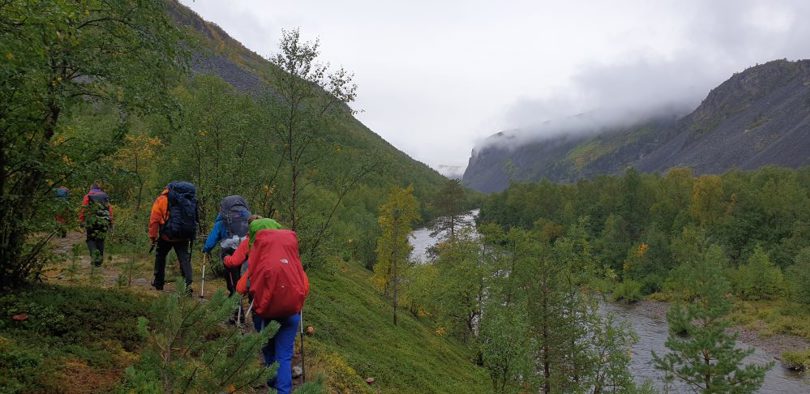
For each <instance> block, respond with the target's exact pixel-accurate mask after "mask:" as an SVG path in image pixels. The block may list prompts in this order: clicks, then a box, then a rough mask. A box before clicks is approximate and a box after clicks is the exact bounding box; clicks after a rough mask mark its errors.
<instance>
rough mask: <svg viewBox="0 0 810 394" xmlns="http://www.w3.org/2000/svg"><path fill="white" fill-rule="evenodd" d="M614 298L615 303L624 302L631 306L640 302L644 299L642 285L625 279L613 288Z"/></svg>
mask: <svg viewBox="0 0 810 394" xmlns="http://www.w3.org/2000/svg"><path fill="white" fill-rule="evenodd" d="M612 297H613V300H614V301H624V302H626V303H629V304H632V303H634V302H639V301H641V299H642V298H644V296H643V294H642V293H641V283H640V282H638V281H635V280H632V279H625V280H623V281H621V283H619V284H617V285H616V287H614V288H613V294H612Z"/></svg>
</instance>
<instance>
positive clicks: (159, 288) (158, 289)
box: [151, 281, 163, 291]
mask: <svg viewBox="0 0 810 394" xmlns="http://www.w3.org/2000/svg"><path fill="white" fill-rule="evenodd" d="M151 285H152V287H154V288H155V290H157V291H163V285H160V286H157V285H155V282H154V281H152V283H151Z"/></svg>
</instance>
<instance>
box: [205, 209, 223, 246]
mask: <svg viewBox="0 0 810 394" xmlns="http://www.w3.org/2000/svg"><path fill="white" fill-rule="evenodd" d="M221 235H222V220H221V219H220V217H219V215H217V220H216V221H214V228H213V229H211V233H210V234H208V238H207V239H206V240H205V245H204V246H203V253H211V251H212V250H214V248H215V247H216V246H217V242H219V241H220V238H222V237H221Z"/></svg>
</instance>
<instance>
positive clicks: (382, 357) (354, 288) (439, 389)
mask: <svg viewBox="0 0 810 394" xmlns="http://www.w3.org/2000/svg"><path fill="white" fill-rule="evenodd" d="M337 271H338V272H336V273H335V274H330V273H326V272H323V271H319V272H314V273H313V274H312V276H311V279H312V282H313V293H312V295H311V298H310V299H309V301H308V303H307V307H306V309H305V313H304V316H305V319H306V320H307V324H312V325H314V326H315V328H316V334H315V335H314V336H313V337H311V339H310V338H307V344H311V347H310V348H311V349H313V350H312V352H313V353H314V355H315V356H316V357H317V358H318V359H319V360H320V361H319V362H317V363H316V368H313V369H314V370H315V371H316V372H320V371H323V372H325V373H326V374H327V375H329V376H330V379H329V382H330V383H331V384H332V385H337V386H345V387H346V388H349V389H350V390H349V392H356V391H357V390H358V389H359V387H357V386H356V384H357V382H362V381H363V380H365V378H367V377H373V378H375V379H376V383H374V386H373V388H374V390H372V391H376V390H377V389H379V390H380V391H382V392H392V393H394V392H396V393H406V392H412V393H427V392H435V393H476V392H482V393H483V392H488V391H489V389H490V383H489V378H488V377H487V375H486V372H485V370H484V369H482V368H479V367H476V366H474V364H473V363H472V358H473V357H474V354H471V353H470V352H469V351H468V350H466V349H465V348H463V347H462V346H461V345H460V344H458V343H457V342H455V340H453V339H451V338H444V337H441V336H438V335H437V334H436V333H435V332H433V331H432V330H431V329H430V327H429V326H427V325H425V324H423V323H421V322H420V321H418V320H416V319H414V318H413V317H412V316H411V315H410V314H408V313H407V312H405V313H402V312H401V313H400V319H399V325H397V326H394V325H393V324H392V322H391V307H390V305H389V304H387V303H385V302H384V300H383V299H382V298H381V297H380V295H379V293H377V292H376V291H375V290H373V288H372V287H371V286H370V284H371V283H370V277H371V274H370V273H369V272H368V271H366V270H364V269H362V268H360V267H358V266H356V265H354V264H340V265H339V266H338V267H337ZM343 363H345V366H346V367H348V368H335V367H336V366H340V365H343Z"/></svg>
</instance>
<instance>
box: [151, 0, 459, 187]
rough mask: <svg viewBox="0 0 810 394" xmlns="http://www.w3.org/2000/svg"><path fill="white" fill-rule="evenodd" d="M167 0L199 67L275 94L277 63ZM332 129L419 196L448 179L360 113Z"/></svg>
mask: <svg viewBox="0 0 810 394" xmlns="http://www.w3.org/2000/svg"><path fill="white" fill-rule="evenodd" d="M167 4H168V10H169V14H170V16H171V17H172V19H173V20H175V22H176V23H177V24H178V25H179V26H181V27H182V28H183V29H184V30H185V31H186V32H187V33H189V34H188V36H189V37H190V39H191V41H192V42H190V43H189V47H190V49H191V68H192V72H193V73H195V74H207V75H213V76H216V77H218V78H221V79H222V80H224V81H225V82H228V83H229V84H230V85H232V86H233V87H234V88H236V89H237V90H238V91H240V92H242V93H244V94H248V95H250V96H252V97H254V98H261V97H263V96H266V95H273V86H274V81H273V78H272V72H271V71H272V70H273V69H275V67H276V66H275V65H273V64H272V63H270V62H269V61H268V60H266V59H264V58H263V57H261V56H260V55H258V54H256V53H255V52H252V51H251V50H249V49H247V48H245V47H244V46H243V45H242V44H241V43H240V42H238V41H236V40H235V39H233V38H232V37H230V36H229V35H228V34H227V33H226V32H225V31H224V30H222V28H220V27H219V26H217V25H216V24H214V23H212V22H208V21H206V20H204V19H202V18H201V17H200V16H199V15H197V14H196V13H195V12H194V11H192V10H191V9H189V8H188V7H186V6H184V5H182V4H179V3H178V2H177V1H176V0H168V1H167ZM360 88H361V89H362V86H361V87H360ZM328 132H329V134H328V138H329V139H330V140H331V141H330V142H339V143H340V144H341V145H343V146H344V147H345V148H348V149H355V150H357V151H358V152H362V154H363V155H364V156H367V157H369V158H373V159H375V161H376V162H378V163H381V165H382V166H383V167H385V168H384V170H385V174H386V176H388V177H390V178H393V179H397V180H398V182H397V183H399V184H402V185H407V184H414V189H415V191H416V194H417V195H418V196H419V197H423V196H424V195H426V193H427V192H428V191H433V190H435V188H436V185H439V184H440V183H441V182H443V181H444V179H445V178H444V177H443V176H442V175H441V174H439V173H438V172H436V171H435V170H433V169H431V168H430V167H428V166H427V165H425V164H424V163H421V162H419V161H416V160H414V159H412V158H411V157H410V156H408V155H407V154H405V153H404V152H402V151H400V150H399V149H397V148H396V147H394V146H393V145H391V144H390V143H388V142H387V141H385V140H384V139H383V138H382V137H380V136H379V135H378V134H376V133H374V132H373V131H372V130H370V129H368V128H367V127H366V126H365V125H363V124H362V123H361V122H360V121H358V120H357V119H356V118H354V117H352V118H351V119H350V120H349V121H348V122H344V123H343V124H340V125H336V127H335V129H333V130H329V131H328ZM328 159H329V158H327V160H328Z"/></svg>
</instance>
